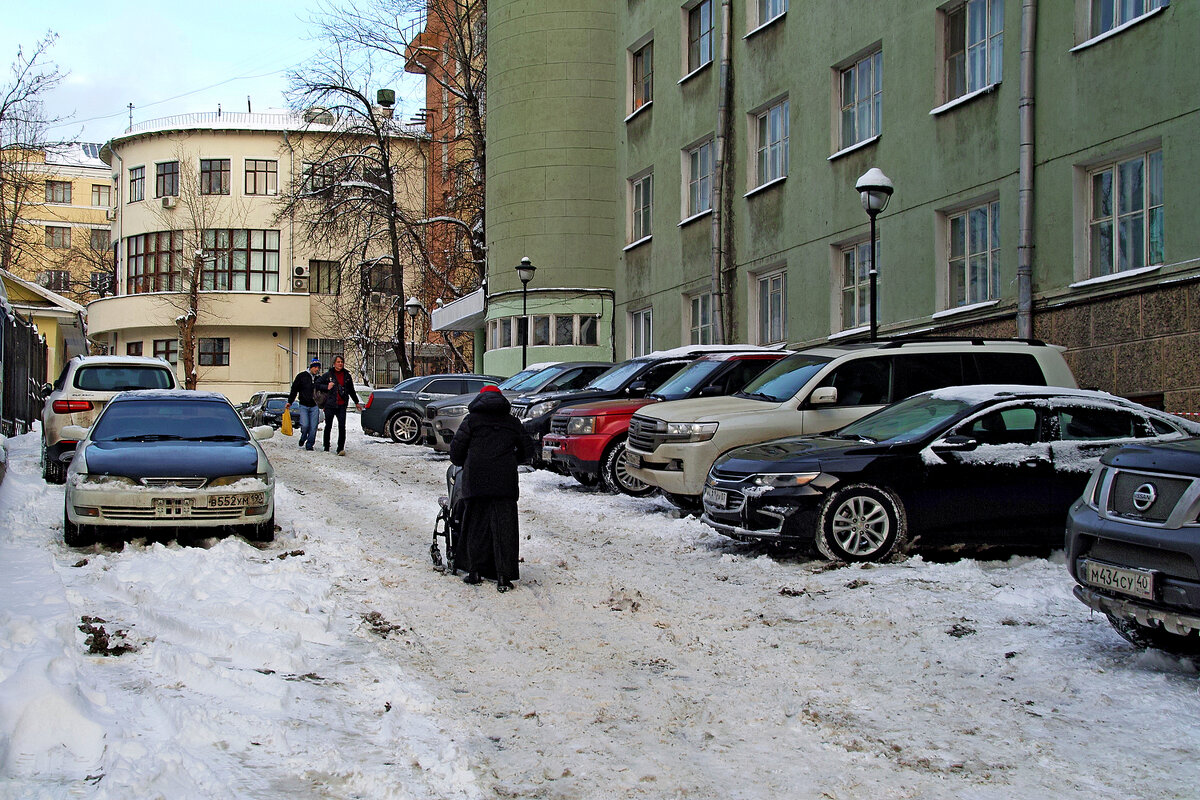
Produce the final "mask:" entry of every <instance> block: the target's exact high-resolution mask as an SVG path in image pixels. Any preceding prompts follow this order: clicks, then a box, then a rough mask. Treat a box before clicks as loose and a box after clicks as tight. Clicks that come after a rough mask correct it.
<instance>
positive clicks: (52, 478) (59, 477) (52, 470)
mask: <svg viewBox="0 0 1200 800" xmlns="http://www.w3.org/2000/svg"><path fill="white" fill-rule="evenodd" d="M66 479H67V465H66V464H64V463H63V462H61V461H55V460H54V459H52V458H50V453H49V449H48V448H47V447H46V443H45V442H42V480H44V481H46V483H64V482H65V481H66Z"/></svg>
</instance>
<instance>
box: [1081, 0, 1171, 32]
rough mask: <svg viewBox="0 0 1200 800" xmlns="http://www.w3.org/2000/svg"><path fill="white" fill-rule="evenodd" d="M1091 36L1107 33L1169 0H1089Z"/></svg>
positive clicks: (1163, 4) (1165, 3)
mask: <svg viewBox="0 0 1200 800" xmlns="http://www.w3.org/2000/svg"><path fill="white" fill-rule="evenodd" d="M1091 2H1092V36H1099V35H1100V34H1102V33H1107V32H1108V31H1111V30H1112V29H1113V28H1116V27H1119V26H1121V25H1124V24H1125V23H1126V22H1131V21H1133V20H1135V19H1137V18H1138V17H1141V16H1144V15H1146V14H1149V13H1150V12H1151V11H1156V10H1157V9H1159V8H1162V7H1163V6H1165V5H1167V4H1168V2H1169V0H1091Z"/></svg>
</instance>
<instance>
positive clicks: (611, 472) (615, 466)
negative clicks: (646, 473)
mask: <svg viewBox="0 0 1200 800" xmlns="http://www.w3.org/2000/svg"><path fill="white" fill-rule="evenodd" d="M600 463H601V465H602V466H601V468H600V469H601V475H603V476H604V482H605V483H606V484H607V485H608V488H609V489H611V490H612V491H614V492H620V493H621V494H627V495H629V496H630V497H648V496H650V495H652V494H654V493H655V492H656V491H658V487H657V486H652V485H650V484H648V483H642V482H641V481H639V480H638V479H637V478H635V477H633V476H632V475H630V474H629V470H628V469H627V468H626V466H625V440H624V439H618V440H617V442H616V443H615V444H613V445H612V446H611V447H610V448H609V449H608V450H607V451H606V452H605V453H604V458H603V459H601V461H600Z"/></svg>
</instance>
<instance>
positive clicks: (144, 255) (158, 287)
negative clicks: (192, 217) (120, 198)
mask: <svg viewBox="0 0 1200 800" xmlns="http://www.w3.org/2000/svg"><path fill="white" fill-rule="evenodd" d="M182 265H183V232H182V231H159V232H157V233H143V234H139V235H137V236H130V237H129V238H128V239H126V240H125V292H126V294H140V293H142V292H174V291H177V290H178V289H179V288H180V282H179V274H180V268H181V267H182Z"/></svg>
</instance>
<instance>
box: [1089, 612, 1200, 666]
mask: <svg viewBox="0 0 1200 800" xmlns="http://www.w3.org/2000/svg"><path fill="white" fill-rule="evenodd" d="M1108 621H1109V623H1110V624H1112V626H1113V629H1115V630H1116V632H1117V633H1119V634H1121V637H1122V638H1123V639H1125V641H1127V642H1129V643H1130V644H1132V645H1133V646H1134V647H1140V648H1142V649H1146V648H1153V649H1155V650H1162V651H1164V652H1167V653H1173V654H1175V655H1177V656H1194V655H1198V654H1200V635H1198V634H1196V633H1195V632H1192V633H1187V634H1178V633H1169V632H1167V631H1165V630H1163V629H1162V628H1152V627H1149V626H1147V625H1141V624H1139V623H1138V622H1136V621H1134V620H1132V619H1121V618H1120V617H1114V616H1112V615H1111V614H1109V615H1108Z"/></svg>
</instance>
